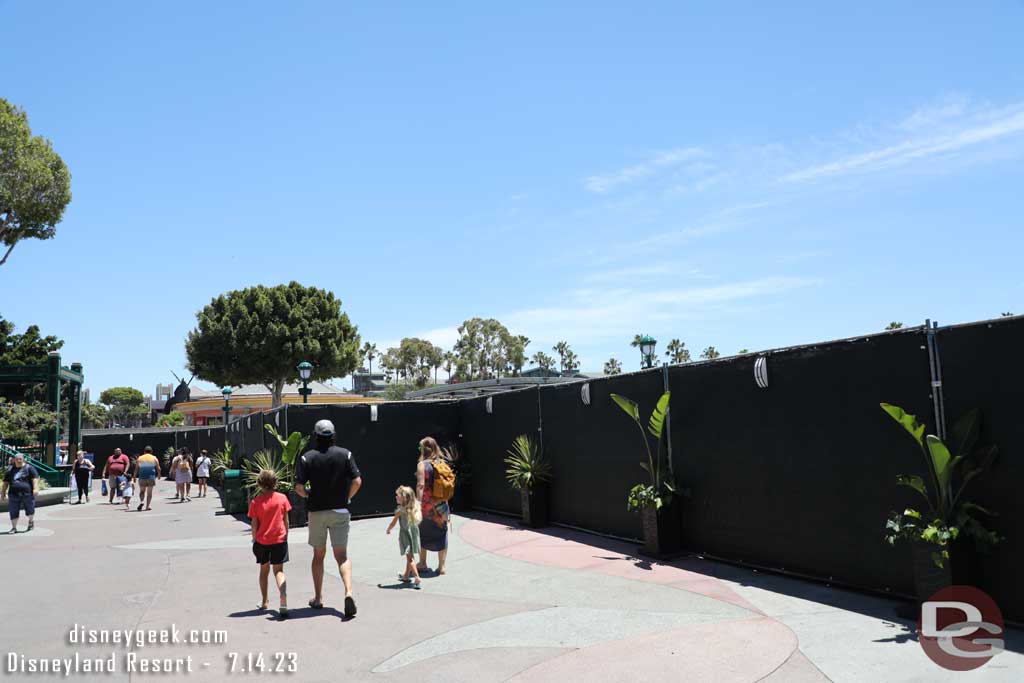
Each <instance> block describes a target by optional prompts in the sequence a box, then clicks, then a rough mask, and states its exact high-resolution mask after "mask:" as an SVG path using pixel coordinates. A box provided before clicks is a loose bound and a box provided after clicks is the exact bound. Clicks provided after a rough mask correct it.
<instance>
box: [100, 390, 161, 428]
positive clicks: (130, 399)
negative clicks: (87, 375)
mask: <svg viewBox="0 0 1024 683" xmlns="http://www.w3.org/2000/svg"><path fill="white" fill-rule="evenodd" d="M100 403H103V404H105V405H107V406H108V407H109V409H110V412H109V415H110V419H111V420H113V421H114V422H115V423H117V424H120V425H123V426H126V427H137V426H139V425H141V424H142V421H143V418H145V417H146V415H148V414H149V409H148V408H147V407H146V405H145V397H144V396H143V395H142V392H141V391H139V390H138V389H133V388H132V387H112V388H110V389H106V390H105V391H103V392H102V393H101V394H100Z"/></svg>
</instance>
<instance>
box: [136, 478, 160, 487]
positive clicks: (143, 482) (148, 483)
mask: <svg viewBox="0 0 1024 683" xmlns="http://www.w3.org/2000/svg"><path fill="white" fill-rule="evenodd" d="M153 486H156V479H139V488H140V489H148V488H151V487H153Z"/></svg>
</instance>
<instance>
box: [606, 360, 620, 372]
mask: <svg viewBox="0 0 1024 683" xmlns="http://www.w3.org/2000/svg"><path fill="white" fill-rule="evenodd" d="M621 372H622V363H620V362H619V361H618V360H616V359H615V358H609V359H608V361H607V362H606V363H605V364H604V374H606V375H618V374H619V373H621Z"/></svg>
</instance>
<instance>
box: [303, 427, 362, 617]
mask: <svg viewBox="0 0 1024 683" xmlns="http://www.w3.org/2000/svg"><path fill="white" fill-rule="evenodd" d="M313 431H314V433H315V435H316V447H315V448H313V449H312V450H309V451H306V452H305V453H303V454H302V457H301V458H299V461H298V462H297V463H296V464H295V492H296V493H297V494H299V495H300V496H302V497H303V498H305V499H306V510H307V511H308V512H309V545H311V546H312V547H313V565H312V570H313V589H314V591H315V593H316V594H315V595H314V596H313V599H312V600H310V601H309V606H310V607H313V608H315V609H319V608H321V607H323V606H324V604H323V585H324V557H326V556H327V534H328V533H330V535H331V548H332V549H333V550H334V559H335V561H336V562H337V563H338V572H340V573H341V580H342V582H343V583H344V584H345V616H346V617H347V618H349V619H351V618H352V617H354V616H355V614H356V603H355V600H353V599H352V561H351V560H349V559H348V551H347V546H348V527H349V521H350V519H351V515H350V514H349V511H348V505H349V502H350V501H351V500H352V497H353V496H355V495H356V491H358V490H359V487H360V486H362V485H363V478H362V477H361V476H360V474H359V468H358V467H356V461H355V458H353V457H352V453H351V452H350V451H349V450H347V449H345V448H340V447H338V446H335V445H334V424H333V423H332V422H331V421H330V420H320V421H319V422H317V423H316V426H315V427H314V428H313ZM306 484H309V489H307V488H306Z"/></svg>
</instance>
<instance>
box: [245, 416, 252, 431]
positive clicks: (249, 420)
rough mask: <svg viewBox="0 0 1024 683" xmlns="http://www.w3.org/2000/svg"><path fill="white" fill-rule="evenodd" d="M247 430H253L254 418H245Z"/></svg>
mask: <svg viewBox="0 0 1024 683" xmlns="http://www.w3.org/2000/svg"><path fill="white" fill-rule="evenodd" d="M245 428H246V429H252V418H251V417H247V418H245Z"/></svg>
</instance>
